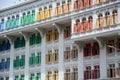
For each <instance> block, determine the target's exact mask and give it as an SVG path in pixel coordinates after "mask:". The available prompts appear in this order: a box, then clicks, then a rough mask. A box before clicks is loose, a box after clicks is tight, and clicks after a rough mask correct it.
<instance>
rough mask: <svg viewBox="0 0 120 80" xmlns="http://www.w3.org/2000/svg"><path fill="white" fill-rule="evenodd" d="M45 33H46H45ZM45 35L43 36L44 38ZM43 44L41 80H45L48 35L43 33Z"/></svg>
mask: <svg viewBox="0 0 120 80" xmlns="http://www.w3.org/2000/svg"><path fill="white" fill-rule="evenodd" d="M43 32H44V31H43ZM42 35H43V36H42ZM42 35H41V37H42V43H41V53H42V54H41V56H42V57H41V80H45V75H46V72H45V67H46V66H45V54H46V34H45V33H42Z"/></svg>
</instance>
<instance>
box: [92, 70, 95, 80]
mask: <svg viewBox="0 0 120 80" xmlns="http://www.w3.org/2000/svg"><path fill="white" fill-rule="evenodd" d="M91 78H92V79H95V70H92V74H91Z"/></svg>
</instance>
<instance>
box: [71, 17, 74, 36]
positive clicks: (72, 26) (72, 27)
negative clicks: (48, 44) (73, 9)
mask: <svg viewBox="0 0 120 80" xmlns="http://www.w3.org/2000/svg"><path fill="white" fill-rule="evenodd" d="M73 29H74V18H73V17H72V18H71V34H73V33H74V30H73Z"/></svg>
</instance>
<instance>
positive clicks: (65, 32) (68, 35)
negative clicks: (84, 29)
mask: <svg viewBox="0 0 120 80" xmlns="http://www.w3.org/2000/svg"><path fill="white" fill-rule="evenodd" d="M70 36H71V27H70V26H66V27H65V29H64V38H68V37H70Z"/></svg>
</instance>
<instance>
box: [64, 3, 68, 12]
mask: <svg viewBox="0 0 120 80" xmlns="http://www.w3.org/2000/svg"><path fill="white" fill-rule="evenodd" d="M63 7H64V13H67V12H68V5H67V4H64V6H63Z"/></svg>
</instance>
